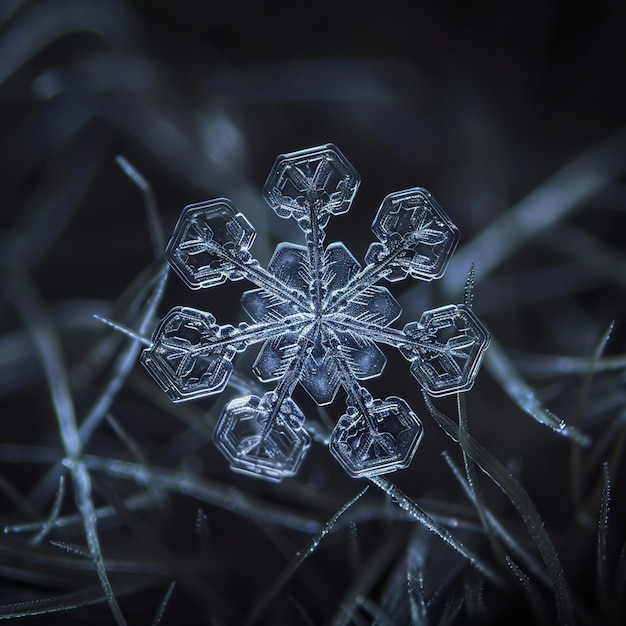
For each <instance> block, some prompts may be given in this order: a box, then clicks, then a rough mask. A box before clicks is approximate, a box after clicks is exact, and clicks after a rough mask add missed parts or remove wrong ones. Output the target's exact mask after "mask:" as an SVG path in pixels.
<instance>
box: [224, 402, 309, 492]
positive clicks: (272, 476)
mask: <svg viewBox="0 0 626 626" xmlns="http://www.w3.org/2000/svg"><path fill="white" fill-rule="evenodd" d="M273 396H274V394H273V393H267V394H265V395H264V396H263V398H258V397H257V396H246V397H243V398H237V399H236V400H232V401H231V402H229V403H228V404H227V405H226V406H225V407H224V411H223V412H222V415H221V417H220V419H219V421H218V423H217V426H216V428H215V434H214V438H215V444H216V445H217V447H218V448H219V449H220V450H221V451H222V453H223V454H224V455H225V456H226V458H227V459H228V460H229V462H230V465H231V468H232V469H234V470H236V471H239V472H244V473H247V474H253V475H255V476H257V477H260V478H266V479H268V480H274V481H279V480H281V479H282V478H285V477H287V476H293V475H294V474H295V473H296V472H297V471H298V468H299V467H300V464H301V463H302V459H303V458H304V456H305V454H306V452H307V450H308V449H309V446H310V445H311V438H310V437H309V434H308V433H307V432H306V430H305V429H304V428H303V426H302V424H303V422H304V415H303V413H302V411H301V410H300V408H299V407H298V406H297V405H296V403H295V402H294V401H293V400H291V398H287V399H285V400H283V402H282V405H281V406H280V407H276V406H275V405H274V404H273V402H274V399H273ZM268 420H271V422H270V425H269V427H268Z"/></svg>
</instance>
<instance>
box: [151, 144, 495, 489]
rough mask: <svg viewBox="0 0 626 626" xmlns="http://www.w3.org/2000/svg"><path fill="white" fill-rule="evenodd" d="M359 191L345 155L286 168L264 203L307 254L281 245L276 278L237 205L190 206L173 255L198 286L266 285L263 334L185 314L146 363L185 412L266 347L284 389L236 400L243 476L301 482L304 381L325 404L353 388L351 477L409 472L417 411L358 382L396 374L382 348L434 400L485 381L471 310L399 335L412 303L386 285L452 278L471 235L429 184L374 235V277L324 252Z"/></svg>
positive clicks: (280, 163)
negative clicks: (398, 357) (256, 254)
mask: <svg viewBox="0 0 626 626" xmlns="http://www.w3.org/2000/svg"><path fill="white" fill-rule="evenodd" d="M359 182H360V179H359V176H358V174H357V173H356V171H355V170H354V168H353V167H352V166H351V165H350V163H349V162H348V161H347V160H346V158H345V157H344V156H343V154H341V152H340V151H339V150H338V149H337V148H336V147H335V146H333V145H332V144H329V145H325V146H320V147H317V148H312V149H309V150H303V151H301V152H295V153H292V154H287V155H282V156H280V157H278V159H277V161H276V163H275V164H274V167H273V168H272V171H271V173H270V175H269V178H268V180H267V183H266V185H265V188H264V197H265V199H266V200H267V202H268V203H269V205H270V206H271V207H272V208H273V209H274V211H275V212H276V213H277V214H278V215H279V216H280V217H283V218H293V219H295V220H296V222H297V223H298V226H299V227H300V229H301V230H302V232H303V233H304V239H305V245H296V244H292V243H281V244H279V245H278V247H277V248H276V250H275V252H274V254H273V256H272V258H271V260H270V262H269V264H268V267H267V269H264V268H263V267H261V265H260V264H259V263H258V261H256V260H255V259H254V258H253V257H252V256H251V254H250V248H251V247H252V244H253V242H254V237H255V230H254V228H253V226H252V225H251V224H250V223H249V222H248V220H247V219H246V218H245V217H244V216H243V215H242V214H241V213H239V211H238V210H237V209H236V208H235V207H234V206H233V205H232V203H231V202H230V201H229V200H227V199H224V198H220V199H217V200H211V201H209V202H201V203H198V204H193V205H191V206H188V207H186V208H185V210H184V211H183V213H182V215H181V217H180V219H179V221H178V224H177V225H176V229H175V231H174V234H173V236H172V239H171V240H170V242H169V244H168V246H167V250H166V253H165V254H166V258H167V260H168V262H169V264H170V265H171V267H172V268H173V269H174V271H175V272H176V273H177V274H178V275H179V276H180V277H181V278H182V279H183V281H185V283H186V284H187V285H188V286H189V287H190V288H192V289H201V288H205V287H213V286H215V285H219V284H221V283H223V282H225V281H226V280H240V279H244V278H245V279H246V280H248V281H249V282H250V283H252V284H253V285H254V286H255V288H254V289H251V290H249V291H245V292H244V293H243V295H242V298H241V303H242V306H243V308H244V309H245V311H246V312H247V313H248V315H249V316H250V318H251V320H252V323H245V322H242V323H240V324H239V325H238V326H237V327H234V326H220V325H218V324H217V323H216V320H215V318H214V317H213V316H212V315H211V314H210V313H205V312H203V311H198V310H195V309H190V308H184V307H176V308H174V309H172V310H171V311H170V312H169V313H168V314H167V315H166V316H165V317H164V318H163V320H162V321H161V322H160V323H159V324H158V326H157V328H156V330H155V332H154V335H153V337H152V345H151V346H150V347H149V348H147V349H146V350H144V352H143V354H142V357H141V360H142V363H143V364H144V365H145V367H146V368H147V369H148V371H149V372H150V374H151V375H152V376H153V377H154V378H155V379H156V381H157V382H158V383H159V385H160V386H161V387H162V389H163V390H164V391H165V393H166V394H167V395H168V396H169V397H170V398H171V400H173V401H174V402H180V401H183V400H190V399H193V398H198V397H202V396H207V395H211V394H216V393H220V392H221V391H222V390H223V389H224V388H225V386H226V385H227V383H228V379H229V377H230V375H231V373H232V369H233V365H232V360H233V357H234V356H235V355H236V354H237V352H241V351H243V350H246V349H247V348H248V347H249V346H252V345H253V344H261V347H260V350H259V353H258V356H257V358H256V361H255V363H254V366H253V370H254V373H255V374H256V376H257V377H258V378H259V380H261V381H262V382H264V383H270V382H273V383H274V385H275V386H274V389H273V391H270V392H268V393H266V394H265V395H263V397H261V398H259V397H257V396H254V395H250V396H246V397H243V398H237V399H235V400H232V401H231V402H229V403H228V404H227V405H226V406H225V407H224V409H223V412H222V415H221V417H220V420H219V422H218V424H217V427H216V429H215V443H216V445H217V447H218V448H219V449H220V450H221V451H222V453H223V454H224V455H225V456H226V458H227V459H228V460H229V462H230V464H231V467H232V469H234V470H236V471H240V472H245V473H248V474H252V475H255V476H258V477H262V478H266V479H268V480H281V479H282V478H284V477H288V476H293V475H295V474H296V472H297V471H298V469H299V467H300V465H301V463H302V460H303V458H304V456H305V454H306V452H307V450H308V448H309V446H310V443H311V439H310V437H309V434H308V432H307V430H306V428H305V425H304V422H305V417H304V414H303V413H302V411H301V409H300V408H299V407H298V406H297V405H296V403H295V402H294V400H293V399H292V393H293V391H294V389H295V387H296V386H297V385H298V384H300V385H301V386H302V387H303V388H304V389H305V390H306V391H307V392H308V394H309V395H310V396H311V397H312V398H313V400H314V401H315V402H316V403H317V404H319V405H324V404H329V403H331V402H333V400H334V399H335V396H336V394H337V392H338V390H339V388H343V390H344V393H345V395H346V404H347V408H346V411H345V414H344V415H343V416H342V417H341V418H340V419H339V421H338V422H337V425H336V426H335V428H334V430H333V432H332V434H331V437H330V442H329V448H330V452H331V453H332V455H333V456H334V457H335V458H336V459H337V461H338V462H339V463H340V464H341V465H342V467H343V468H344V469H345V471H346V472H347V473H348V474H350V475H351V476H355V477H358V476H373V475H376V474H382V473H387V472H393V471H395V470H397V469H402V468H405V467H407V466H408V465H409V463H410V462H411V460H412V458H413V455H414V454H415V451H416V449H417V446H418V445H419V443H420V440H421V438H422V433H423V427H422V424H421V422H420V420H419V418H418V417H417V416H416V415H415V413H414V412H413V411H412V410H411V408H410V407H409V405H408V404H407V403H406V402H405V401H404V400H402V399H400V398H397V397H393V396H392V397H389V398H386V399H385V400H378V399H374V398H372V396H371V395H370V393H369V392H368V391H367V390H366V389H365V388H364V387H362V386H361V385H360V383H359V381H362V380H367V379H369V378H375V377H377V376H380V374H381V373H382V371H383V369H384V367H385V363H386V359H385V356H384V354H383V353H382V352H381V350H380V348H379V347H378V346H377V345H376V344H377V343H382V344H387V345H391V346H394V347H395V348H397V349H398V350H399V351H400V352H401V353H402V355H403V356H404V357H405V358H406V359H407V360H408V361H410V362H411V373H412V374H413V376H414V377H415V378H416V379H417V380H418V382H419V383H420V385H422V387H424V389H426V391H427V392H428V393H429V394H431V395H433V396H442V395H446V394H451V393H455V392H459V391H467V390H468V389H469V388H470V387H471V386H472V384H473V382H474V379H475V378H476V375H477V373H478V369H479V367H480V363H481V361H482V357H483V354H484V352H485V350H486V348H487V346H488V345H489V334H488V333H487V331H486V330H485V328H484V327H483V326H482V324H481V323H480V322H479V320H478V319H477V318H476V316H475V315H474V314H473V313H472V311H471V310H470V309H469V308H468V307H466V306H464V305H462V304H459V305H448V306H444V307H441V308H438V309H433V310H431V311H426V312H425V313H424V314H423V315H422V317H421V319H420V320H419V322H411V323H409V324H406V325H405V326H404V328H403V330H398V329H395V328H393V327H391V324H392V323H393V322H394V321H395V320H396V319H397V318H398V317H399V316H400V313H401V308H400V305H399V304H398V302H397V301H396V299H395V298H394V297H393V295H391V293H390V292H389V290H388V289H387V288H386V287H383V286H380V285H377V283H379V282H380V281H382V280H387V281H389V282H395V281H400V280H403V279H405V278H406V277H407V276H411V277H413V278H419V279H421V280H426V281H430V280H433V279H435V278H440V277H441V276H442V275H443V273H444V272H445V269H446V266H447V265H448V262H449V260H450V257H451V256H452V253H453V252H454V249H455V248H456V245H457V242H458V230H457V228H456V227H455V226H454V224H453V223H452V222H451V221H450V219H449V218H448V217H447V215H446V214H445V213H444V212H443V211H442V209H441V208H440V207H439V205H437V203H436V202H435V201H434V200H433V198H432V197H431V195H430V193H429V192H428V191H426V190H425V189H421V188H419V187H416V188H414V189H407V190H405V191H399V192H396V193H392V194H390V195H388V196H387V197H386V198H385V199H384V200H383V202H382V204H381V206H380V208H379V210H378V213H377V214H376V217H375V218H374V222H373V224H372V230H373V232H374V234H375V235H376V237H377V239H378V241H377V242H375V243H372V244H371V245H370V247H369V249H368V251H367V253H366V255H365V263H364V266H361V264H360V263H359V262H358V261H357V260H356V259H355V258H354V256H353V255H352V254H351V253H350V251H349V250H348V249H347V248H346V247H345V246H344V245H343V244H342V243H331V244H330V245H328V246H326V247H325V246H324V236H325V233H324V229H325V227H326V225H327V224H328V220H329V219H330V217H331V216H332V215H339V214H341V213H345V212H346V211H348V210H349V208H350V205H351V203H352V200H353V199H354V196H355V194H356V192H357V189H358V186H359Z"/></svg>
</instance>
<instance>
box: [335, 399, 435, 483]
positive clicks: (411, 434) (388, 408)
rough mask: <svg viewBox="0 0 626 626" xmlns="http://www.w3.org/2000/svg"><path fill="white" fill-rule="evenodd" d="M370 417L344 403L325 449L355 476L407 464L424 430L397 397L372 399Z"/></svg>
mask: <svg viewBox="0 0 626 626" xmlns="http://www.w3.org/2000/svg"><path fill="white" fill-rule="evenodd" d="M369 410H370V416H371V417H370V419H367V417H365V416H364V415H362V414H361V413H359V411H358V410H357V409H356V408H355V407H348V410H347V412H346V414H345V415H343V416H342V417H341V419H340V420H339V421H338V422H337V425H336V426H335V429H334V430H333V432H332V434H331V436H330V445H329V449H330V452H331V454H332V455H333V456H334V457H335V458H336V459H337V461H339V463H340V464H341V466H342V467H343V468H344V469H345V470H346V472H348V474H350V476H353V477H355V478H358V477H360V476H375V475H376V474H386V473H388V472H394V471H395V470H398V469H404V468H405V467H408V466H409V464H410V463H411V460H412V459H413V455H414V454H415V451H416V450H417V447H418V446H419V443H420V441H421V439H422V435H423V432H424V427H423V426H422V423H421V421H420V420H419V418H418V417H417V415H415V413H413V411H412V410H411V408H410V407H409V405H408V404H407V403H406V402H405V401H404V400H402V399H401V398H396V397H389V398H387V399H386V400H384V401H383V400H374V401H373V403H372V406H371V407H370V408H369Z"/></svg>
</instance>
